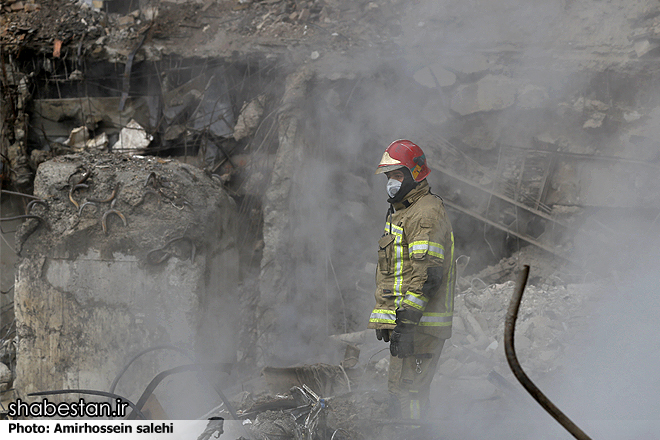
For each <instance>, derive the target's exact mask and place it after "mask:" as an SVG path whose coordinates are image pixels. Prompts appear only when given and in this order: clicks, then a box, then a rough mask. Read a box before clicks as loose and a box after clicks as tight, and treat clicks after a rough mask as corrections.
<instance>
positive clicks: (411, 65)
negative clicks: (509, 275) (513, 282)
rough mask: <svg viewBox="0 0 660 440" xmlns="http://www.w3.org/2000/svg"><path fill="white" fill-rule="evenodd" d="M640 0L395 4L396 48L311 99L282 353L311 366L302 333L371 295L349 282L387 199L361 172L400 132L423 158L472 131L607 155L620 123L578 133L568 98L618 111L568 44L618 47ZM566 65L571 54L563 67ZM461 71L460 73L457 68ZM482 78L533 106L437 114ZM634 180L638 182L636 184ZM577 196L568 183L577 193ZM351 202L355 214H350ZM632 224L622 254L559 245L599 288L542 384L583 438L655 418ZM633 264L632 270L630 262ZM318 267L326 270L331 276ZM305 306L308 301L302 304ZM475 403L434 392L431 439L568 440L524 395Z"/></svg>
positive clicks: (371, 242)
mask: <svg viewBox="0 0 660 440" xmlns="http://www.w3.org/2000/svg"><path fill="white" fill-rule="evenodd" d="M642 3H645V2H638V3H637V4H636V5H630V4H626V5H625V6H622V9H621V10H617V8H616V5H610V4H603V5H600V4H599V5H600V6H602V7H599V8H594V7H593V3H591V2H589V3H588V4H587V2H581V1H554V2H533V3H524V2H520V1H513V0H512V1H508V2H498V3H493V2H485V1H482V2H479V1H471V2H464V1H462V2H450V1H446V2H437V1H433V2H415V3H412V2H410V3H405V4H404V6H405V7H404V9H406V14H405V15H404V17H403V18H402V19H401V27H402V30H403V33H402V35H401V36H400V37H399V38H398V39H397V40H396V41H397V44H398V45H399V48H400V52H399V54H400V57H396V58H392V59H389V60H383V59H376V57H374V58H370V57H369V56H365V58H364V60H362V61H363V63H362V64H361V65H360V70H361V71H362V76H361V77H360V79H359V80H356V79H352V78H348V77H347V76H344V77H343V78H342V79H340V80H330V79H328V78H330V77H332V75H331V73H334V71H329V72H328V73H327V74H326V75H325V76H324V75H320V77H319V78H317V82H316V83H315V90H316V91H317V92H318V93H317V94H316V95H314V96H313V97H312V98H311V100H310V101H312V102H311V104H310V105H311V107H312V108H311V114H312V115H313V116H314V117H313V118H312V121H311V122H310V124H311V126H310V127H308V128H310V129H311V131H312V132H315V133H318V137H317V138H314V139H310V140H309V145H311V146H313V148H312V151H311V152H307V153H306V154H307V155H308V156H311V157H312V158H311V159H310V160H307V161H306V162H305V165H304V167H305V171H304V173H302V174H301V176H302V178H301V179H300V186H299V187H298V191H297V192H296V197H295V209H294V210H293V211H292V212H294V213H295V218H294V220H293V221H294V223H295V225H296V226H295V228H294V229H295V231H296V232H295V248H296V250H297V255H296V256H297V259H296V261H297V262H298V263H297V265H296V268H295V272H294V273H295V278H296V280H297V281H296V292H297V293H296V296H295V298H294V299H293V301H292V304H293V305H294V306H293V309H291V310H298V311H300V310H305V311H306V312H307V314H304V315H301V314H300V313H298V312H296V313H292V314H291V315H287V317H293V318H292V319H294V320H295V322H296V325H295V327H296V329H297V330H298V331H300V332H301V333H298V334H297V335H296V336H294V337H293V338H292V341H295V342H301V341H303V342H307V344H303V345H297V344H292V345H293V346H295V349H293V348H291V349H290V353H287V355H290V356H294V357H296V356H299V358H298V360H304V359H306V358H308V356H309V354H310V352H312V351H313V350H311V344H309V343H310V341H311V340H312V339H313V338H310V336H309V334H308V333H307V332H308V331H310V332H313V333H314V334H321V335H323V334H325V333H326V332H328V333H333V332H342V331H344V330H345V329H347V330H360V329H363V328H364V327H365V326H366V323H367V316H368V311H369V307H370V304H371V301H372V298H371V297H370V296H369V294H367V293H365V292H362V291H360V290H359V289H356V288H355V286H354V285H353V283H352V281H353V280H355V279H356V278H358V277H359V276H360V275H359V271H360V270H361V269H362V268H363V267H364V266H365V265H366V264H368V263H369V262H374V260H375V250H374V246H375V242H376V240H377V238H378V236H379V235H380V228H382V219H383V213H384V212H385V210H386V208H387V205H386V203H385V199H386V196H385V191H384V181H380V180H378V178H377V177H374V176H373V175H372V173H373V169H374V168H375V165H376V164H377V161H378V158H379V156H380V154H382V151H383V150H384V148H385V147H386V146H387V144H388V143H389V142H391V141H392V140H394V139H399V138H407V139H410V140H412V141H414V142H416V143H418V144H419V145H420V146H421V147H422V148H423V149H424V151H425V152H426V153H427V155H428V156H429V157H430V158H432V159H438V160H440V161H441V162H442V163H443V164H445V165H449V166H451V165H452V164H453V163H455V162H454V159H455V158H453V157H452V155H451V154H449V153H448V152H447V150H446V148H444V147H446V145H440V142H437V139H438V138H440V139H448V138H451V137H457V138H459V139H461V138H462V139H468V138H469V136H468V135H470V134H471V133H472V131H473V130H474V128H475V127H481V128H480V129H482V130H483V131H484V134H483V136H481V139H482V140H485V141H486V142H484V143H488V142H492V143H493V144H496V143H497V142H502V141H505V142H508V143H511V144H512V145H520V146H523V147H529V146H532V144H533V142H534V138H536V137H538V136H540V135H544V134H548V133H550V134H551V135H552V136H556V137H560V138H561V140H560V141H557V142H556V143H555V144H554V145H555V148H557V149H562V148H564V149H567V150H568V151H572V152H580V153H587V152H588V153H593V152H594V151H600V152H601V153H604V154H607V153H608V152H611V148H613V146H615V145H616V144H617V141H618V135H619V132H618V130H619V128H620V127H621V126H620V125H617V124H612V125H610V126H609V128H608V127H604V128H606V129H604V130H600V131H591V132H589V131H588V130H587V129H585V128H584V124H585V123H586V122H587V121H588V118H589V117H591V114H587V113H585V110H584V107H580V108H578V109H577V110H576V108H575V106H574V105H573V104H574V103H575V101H576V100H579V98H584V97H588V98H591V99H599V100H601V101H604V102H607V105H608V106H609V107H608V109H606V110H604V111H605V112H607V111H608V110H610V109H612V110H613V111H612V112H610V113H607V114H608V116H607V117H610V118H613V117H614V115H615V114H616V113H617V112H618V110H616V111H614V110H615V109H613V108H612V105H613V104H612V102H614V98H615V96H614V95H612V90H610V89H607V87H605V88H604V87H603V83H602V82H601V81H600V79H601V74H600V72H601V71H600V69H601V68H602V66H600V65H597V64H594V65H592V66H591V69H584V66H583V64H582V63H583V62H584V63H586V62H587V59H588V58H589V56H587V55H585V54H584V52H580V51H579V50H578V51H574V50H573V48H574V44H575V42H577V41H581V42H583V44H586V45H588V46H589V45H591V46H593V47H601V46H600V45H601V43H602V44H607V46H608V47H616V48H626V50H629V49H630V42H629V41H626V40H627V39H626V38H624V37H625V35H626V32H629V31H630V30H631V28H630V26H631V25H630V22H629V20H630V18H631V17H632V16H633V14H634V13H635V11H637V13H641V12H640V11H644V8H640V4H642ZM646 3H648V4H650V2H646ZM635 7H637V8H638V9H637V10H636V9H635ZM603 17H607V18H608V20H607V22H606V23H605V24H602V26H601V24H600V23H601V22H599V20H601V19H602V18H603ZM604 42H605V43H604ZM562 49H563V50H564V51H565V52H563V53H561V52H560V55H556V53H555V54H553V50H554V51H561V50H562ZM484 53H486V55H484ZM572 57H576V58H580V57H584V58H583V59H582V60H577V61H576V60H574V59H571V58H572ZM474 58H478V59H479V60H481V61H483V62H485V63H486V67H485V68H478V69H475V70H470V69H469V68H467V67H465V65H467V64H470V61H471V60H473V59H474ZM558 58H559V60H558ZM481 61H479V62H481ZM437 63H440V64H442V65H443V66H446V67H447V68H449V70H454V71H455V72H456V73H457V77H458V80H457V81H458V82H457V83H456V84H455V85H453V86H451V87H445V88H443V89H442V90H438V89H429V88H425V87H424V86H423V85H421V84H419V83H417V82H416V81H415V80H414V79H413V75H414V73H415V72H417V71H418V70H419V69H421V68H422V67H425V66H428V65H432V64H437ZM459 65H461V68H460V69H458V68H457V67H456V66H459ZM488 72H489V73H491V74H500V75H504V76H507V77H509V78H514V79H515V80H516V81H520V83H521V84H523V85H524V84H527V85H534V86H537V87H540V88H541V89H542V90H543V93H541V95H540V96H542V99H541V102H540V103H539V104H538V105H537V106H536V107H535V108H532V109H529V108H516V107H515V106H514V107H513V108H508V109H505V110H503V111H496V112H483V113H477V114H474V115H470V116H468V117H465V118H460V117H458V116H457V115H455V114H454V113H453V112H452V111H450V109H449V108H448V106H450V105H451V96H452V94H453V93H455V91H456V88H457V87H459V86H460V85H461V84H471V83H474V82H475V81H477V80H478V79H479V78H480V77H483V76H484V75H485V74H486V73H488ZM339 76H340V77H341V75H339ZM607 84H609V83H606V84H605V86H607ZM624 89H625V88H624V87H623V86H621V90H622V91H623V90H624ZM625 92H626V93H629V92H628V91H627V90H626V91H625ZM430 104H433V105H434V106H435V107H432V108H436V109H438V108H439V109H440V110H439V111H438V112H436V113H435V114H434V115H435V116H437V119H436V121H435V122H436V123H433V121H429V118H428V115H427V116H426V117H425V115H424V113H423V110H424V109H427V110H428V109H429V108H430V107H429V106H430ZM615 104H616V103H615ZM615 104H614V105H615ZM439 115H440V116H439ZM442 115H444V116H442ZM459 149H460V150H462V153H465V154H468V155H470V154H471V155H475V154H476V155H480V156H481V157H480V160H483V162H484V163H483V164H482V165H485V166H486V167H488V166H496V165H497V159H498V158H497V154H495V152H494V151H490V152H489V151H488V150H485V149H482V150H480V145H477V143H472V144H470V143H465V144H461V145H460V146H459ZM608 149H610V150H609V151H608ZM618 153H621V152H620V151H619V152H618ZM624 154H625V152H624ZM565 163H566V164H568V165H569V166H573V167H575V168H580V166H581V165H580V164H579V163H577V162H573V161H572V160H571V159H566V160H565ZM596 168H598V167H596ZM469 170H470V169H469V168H468V169H461V170H457V171H466V172H467V171H469ZM590 176H591V177H593V176H594V175H593V174H592V175H590ZM590 176H589V175H588V173H587V174H583V175H581V176H580V175H578V176H577V178H578V180H579V179H580V178H583V179H584V180H583V182H586V179H588V178H590ZM436 179H437V180H436ZM429 180H430V181H431V184H432V186H434V187H437V188H439V190H440V191H439V192H440V195H443V192H442V191H448V192H451V191H452V188H448V187H446V186H445V185H444V182H442V181H440V179H439V178H438V177H437V174H433V173H432V176H431V177H430V179H429ZM438 182H439V183H440V184H439V185H436V183H438ZM646 182H647V181H646V180H645V181H642V183H640V184H638V185H637V187H636V190H639V185H645V184H646ZM556 183H557V184H558V185H559V184H560V182H556ZM611 184H612V185H622V182H621V181H615V182H613V183H611ZM580 189H581V188H580V187H579V186H577V187H576V188H575V191H576V193H575V194H576V195H577V196H579V191H580ZM612 192H613V191H612V188H608V187H604V186H601V185H596V186H594V187H593V189H592V191H591V192H590V196H591V200H601V201H603V200H606V199H607V196H608V195H610V194H611V193H612ZM617 194H618V197H619V198H618V199H616V200H615V202H614V203H613V204H611V200H610V201H608V202H607V203H610V206H613V207H614V209H612V210H609V211H610V213H612V212H617V213H618V212H620V210H621V209H629V208H631V206H630V205H625V204H624V205H621V203H620V202H621V200H622V199H625V198H627V197H628V196H627V195H625V194H628V193H626V192H619V193H617ZM560 196H561V194H560V195H559V196H558V197H560ZM568 198H569V197H568V196H567V195H566V194H564V199H563V200H562V201H563V202H564V203H565V204H568V205H570V204H571V203H573V204H578V205H580V204H584V202H585V201H584V200H582V201H581V200H579V198H578V199H573V200H572V201H570V200H568ZM568 202H571V203H568ZM351 204H357V205H359V206H360V208H359V209H353V210H351ZM587 204H588V203H587ZM635 206H639V205H635ZM354 207H355V206H354ZM358 211H359V212H358ZM356 212H358V213H357V214H356ZM631 217H633V218H629V219H627V220H628V221H623V222H621V221H618V224H617V226H616V229H617V230H627V228H631V229H633V230H638V231H642V232H643V233H642V234H640V235H637V236H632V237H631V234H626V236H625V237H623V241H624V242H627V243H634V246H633V247H632V248H631V249H628V251H632V252H624V251H623V249H622V248H621V246H620V243H621V237H618V238H614V237H612V238H611V241H610V243H613V244H614V243H616V245H613V246H610V247H608V246H607V239H606V240H605V246H604V247H603V246H602V244H601V245H600V247H593V245H592V243H593V241H594V240H593V236H592V235H591V234H585V235H583V236H578V237H576V238H575V240H574V248H573V249H572V252H574V255H575V256H578V257H579V258H582V259H583V260H584V261H586V262H588V268H589V269H588V270H589V271H590V272H591V275H590V276H595V277H596V278H598V279H599V281H604V282H603V283H602V284H599V286H600V289H599V290H598V291H597V292H596V293H594V296H593V303H592V304H591V309H590V310H589V311H588V314H587V327H586V328H585V329H584V331H583V333H581V335H580V337H579V338H578V339H577V340H575V341H570V342H569V346H568V348H567V353H566V355H565V360H564V361H563V368H562V369H561V370H559V371H558V372H556V373H555V374H554V376H553V377H551V378H548V377H544V378H541V382H542V383H541V385H542V389H543V391H544V392H546V394H547V395H548V396H549V397H550V398H551V399H552V400H553V401H555V403H556V404H557V405H558V406H559V407H560V408H561V409H562V410H564V412H565V413H566V414H567V415H568V416H569V417H571V418H572V419H573V420H574V421H575V422H576V423H577V424H578V425H581V426H582V427H583V428H584V429H585V430H586V431H587V432H588V433H589V434H592V436H593V438H612V439H614V438H650V437H648V435H650V433H652V432H655V430H654V429H653V428H657V421H654V418H656V417H657V415H656V413H657V408H658V403H659V402H658V401H659V400H660V399H659V398H658V396H659V395H660V389H659V388H660V383H659V381H658V379H657V378H656V377H655V372H656V371H658V363H659V362H658V359H660V357H658V356H656V355H655V353H656V352H657V349H658V348H659V345H660V338H659V337H658V335H657V332H655V331H654V328H655V326H654V325H653V323H654V322H656V321H657V318H658V316H659V315H660V310H659V309H660V308H659V307H658V306H659V304H658V301H659V300H658V296H657V291H658V287H657V286H658V276H657V275H656V274H655V272H657V271H656V270H654V268H656V267H657V262H658V261H657V260H658V258H657V257H658V255H657V253H653V252H650V251H649V248H648V247H644V248H637V247H636V246H638V245H639V244H640V243H643V242H644V241H645V240H646V239H647V238H648V235H646V234H645V233H646V232H650V231H649V228H641V229H640V228H639V221H638V219H636V218H634V217H635V215H633V216H631ZM594 219H595V218H594ZM612 220H613V219H612V218H611V216H610V215H608V213H604V214H603V213H602V212H601V213H600V217H599V218H598V221H599V222H601V223H603V222H604V223H605V224H611V223H612ZM617 220H619V219H617ZM633 225H634V226H633ZM461 226H465V225H464V224H463V225H455V229H457V230H461ZM647 226H648V222H647ZM472 228H473V229H472V230H470V229H468V230H466V229H463V230H461V232H462V234H461V236H458V237H457V240H462V246H463V248H464V250H465V252H466V253H467V254H471V255H475V254H476V255H478V254H480V253H488V250H487V246H488V244H487V243H485V240H484V239H483V236H484V235H485V234H484V233H483V229H480V228H481V227H480V226H477V225H475V226H472ZM601 232H602V231H601ZM600 241H601V242H602V241H603V240H600ZM567 252H568V251H567ZM641 255H643V256H644V257H643V258H640V256H641ZM601 257H602V258H601ZM631 258H632V259H633V260H631ZM630 261H634V262H635V264H633V265H632V266H633V267H631V265H630V264H629V262H630ZM330 262H332V266H334V267H332V268H331V267H330V266H331V265H330ZM523 263H524V262H523ZM335 275H336V277H335ZM319 280H322V282H321V283H319ZM611 280H617V281H616V283H614V282H612V281H611ZM358 282H359V280H358ZM321 285H322V286H321ZM365 298H366V299H365ZM305 302H306V303H313V302H317V305H316V307H314V306H304V307H303V308H301V306H300V304H303V303H305ZM356 306H357V307H356ZM305 307H307V308H306V309H305ZM341 309H343V311H342V310H341ZM466 382H469V381H460V382H459V383H453V384H451V385H447V384H446V383H445V384H444V385H443V386H444V387H449V388H453V390H454V392H453V393H451V394H450V395H451V397H453V398H456V399H460V391H457V390H461V389H463V387H467V388H469V387H470V385H469V384H467V383H466ZM443 383H444V381H443ZM440 389H442V386H441V387H440ZM445 391H447V390H445ZM472 391H474V392H475V393H476V394H480V393H483V390H472ZM521 393H522V391H521ZM481 397H482V400H483V401H482V402H481V403H479V402H477V403H476V404H474V403H473V404H470V400H471V398H467V395H466V397H465V400H462V401H461V402H460V404H455V403H456V402H452V401H445V400H444V399H445V396H443V395H436V396H434V400H435V401H436V403H437V404H438V411H437V414H436V415H437V418H438V419H439V420H442V421H443V422H446V432H445V433H443V435H444V434H447V435H449V434H448V433H454V434H456V435H462V436H463V438H489V439H512V438H521V439H523V438H534V439H559V438H569V437H570V436H569V434H567V433H566V432H565V431H564V430H563V429H562V428H561V427H560V426H559V425H557V424H556V422H554V420H552V419H551V418H550V417H549V416H548V415H547V414H546V413H545V412H544V411H542V410H541V409H540V408H539V407H538V406H537V404H536V403H535V402H534V401H532V400H531V398H529V397H527V396H526V395H525V394H522V396H521V397H520V396H519V397H517V398H515V399H513V400H505V401H504V402H501V401H500V402H498V403H492V402H491V403H489V402H488V397H489V396H487V395H485V396H484V395H482V396H481ZM470 405H471V406H470ZM466 407H467V409H466ZM654 424H655V425H654ZM645 436H647V437H645Z"/></svg>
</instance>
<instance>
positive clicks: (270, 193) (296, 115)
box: [258, 69, 312, 361]
mask: <svg viewBox="0 0 660 440" xmlns="http://www.w3.org/2000/svg"><path fill="white" fill-rule="evenodd" d="M311 77H312V74H311V72H310V71H309V70H306V69H303V70H300V71H298V72H295V73H292V74H290V75H289V76H288V77H287V81H286V89H285V93H284V96H283V98H282V102H283V107H282V112H281V113H280V117H279V121H278V129H279V148H278V150H277V154H276V159H275V167H274V169H273V173H272V175H271V179H270V184H269V185H268V189H267V190H266V194H265V196H264V203H263V217H264V226H263V237H264V250H263V256H262V259H261V275H260V277H259V282H260V285H259V292H260V298H259V309H260V315H261V316H260V320H259V324H258V325H259V327H260V328H259V331H258V332H259V342H258V345H259V347H260V348H261V350H262V351H263V353H264V354H265V359H267V360H269V361H272V360H273V357H275V358H276V357H277V355H278V352H280V351H281V350H282V347H283V345H288V342H287V341H285V340H284V339H283V338H284V337H285V335H286V334H287V333H288V332H287V329H289V328H290V327H291V326H295V324H296V320H297V319H298V318H302V316H298V317H297V316H296V315H297V313H296V312H297V310H296V308H297V307H298V306H300V305H302V304H301V303H300V302H296V301H293V302H292V301H291V299H293V298H292V297H293V296H294V295H295V282H294V279H293V277H292V274H293V270H294V265H295V261H293V260H292V254H291V245H292V244H293V242H294V241H295V240H296V233H295V230H294V229H293V216H295V212H291V211H290V209H291V203H292V200H291V197H292V194H293V192H292V185H293V183H294V181H295V180H294V178H295V176H296V175H297V174H298V172H299V170H300V168H301V166H302V164H303V151H304V150H305V147H306V140H305V137H304V131H303V124H302V121H301V120H302V117H303V115H302V114H301V112H300V110H301V105H302V103H303V99H304V95H305V90H306V89H307V88H308V87H309V80H310V79H311ZM280 354H281V353H280Z"/></svg>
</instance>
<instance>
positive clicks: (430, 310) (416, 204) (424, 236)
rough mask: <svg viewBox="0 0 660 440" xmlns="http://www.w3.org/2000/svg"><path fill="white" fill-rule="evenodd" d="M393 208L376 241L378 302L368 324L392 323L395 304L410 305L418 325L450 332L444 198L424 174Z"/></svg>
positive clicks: (450, 259) (450, 253) (450, 246)
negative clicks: (437, 275) (417, 315)
mask: <svg viewBox="0 0 660 440" xmlns="http://www.w3.org/2000/svg"><path fill="white" fill-rule="evenodd" d="M394 209H395V210H396V211H395V212H394V213H393V214H392V215H391V216H389V218H388V220H387V222H386V223H385V231H384V234H383V236H382V237H381V238H380V240H379V241H378V267H377V269H376V287H377V288H376V295H375V296H376V307H375V308H374V310H373V312H372V313H371V316H370V319H369V328H380V329H383V328H385V329H391V328H394V326H395V319H396V310H397V309H398V308H410V309H414V310H418V311H421V312H422V313H423V315H422V318H421V320H420V322H419V326H420V331H422V332H424V333H428V334H431V335H433V336H436V337H439V338H445V339H446V338H449V337H450V336H451V321H452V316H453V312H454V289H455V285H456V267H455V261H454V235H453V232H452V228H451V224H450V223H449V219H448V218H447V213H446V212H445V209H444V205H443V203H442V199H440V198H439V197H437V196H435V195H433V194H431V193H430V188H429V185H428V183H427V182H426V180H423V181H422V182H421V183H420V184H419V185H418V186H417V187H416V188H415V189H413V190H412V191H410V193H409V194H408V196H407V198H406V200H404V201H403V202H401V203H397V204H395V205H394ZM429 268H436V269H435V271H436V272H437V273H442V276H441V278H440V282H439V283H437V282H433V280H430V281H429V279H428V274H429V270H428V269H429ZM436 281H437V280H436ZM436 285H437V286H436ZM431 287H433V289H431V290H429V289H430V288H431Z"/></svg>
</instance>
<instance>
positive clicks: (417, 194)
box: [392, 179, 431, 211]
mask: <svg viewBox="0 0 660 440" xmlns="http://www.w3.org/2000/svg"><path fill="white" fill-rule="evenodd" d="M430 190H431V188H430V187H429V183H428V182H427V181H426V179H424V180H422V181H421V182H420V183H419V185H417V186H416V187H415V188H414V189H412V190H410V192H409V193H408V194H407V195H406V198H405V199H403V200H402V201H400V202H397V203H395V204H393V205H392V206H393V207H394V209H395V210H396V211H400V210H402V209H405V208H407V207H409V206H410V205H412V204H413V203H415V202H416V201H417V200H419V199H421V198H422V196H425V195H426V194H428V193H429V191H430Z"/></svg>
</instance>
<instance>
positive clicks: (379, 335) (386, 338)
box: [376, 328, 390, 342]
mask: <svg viewBox="0 0 660 440" xmlns="http://www.w3.org/2000/svg"><path fill="white" fill-rule="evenodd" d="M376 339H378V340H379V341H383V342H390V331H389V330H387V329H379V328H377V329H376Z"/></svg>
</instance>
